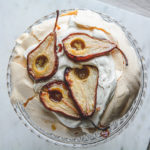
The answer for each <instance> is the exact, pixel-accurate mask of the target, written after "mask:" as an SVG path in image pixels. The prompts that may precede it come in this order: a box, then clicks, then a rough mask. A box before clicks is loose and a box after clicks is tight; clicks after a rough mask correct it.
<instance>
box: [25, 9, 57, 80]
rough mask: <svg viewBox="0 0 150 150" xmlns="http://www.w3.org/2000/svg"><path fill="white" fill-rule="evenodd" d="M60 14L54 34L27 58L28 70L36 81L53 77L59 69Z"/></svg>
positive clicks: (47, 37)
mask: <svg viewBox="0 0 150 150" xmlns="http://www.w3.org/2000/svg"><path fill="white" fill-rule="evenodd" d="M58 15H59V12H58V11H57V17H56V22H55V25H54V29H53V32H51V33H50V34H48V35H47V36H46V37H45V39H44V40H43V41H42V42H40V44H39V45H38V46H37V47H36V48H35V49H33V50H32V51H31V52H30V53H29V54H28V56H27V70H28V74H29V76H30V77H31V78H32V79H33V80H34V81H41V80H46V79H49V78H50V77H52V76H53V75H54V74H55V73H56V71H57V68H58V57H57V54H56V32H55V29H56V25H57V20H58Z"/></svg>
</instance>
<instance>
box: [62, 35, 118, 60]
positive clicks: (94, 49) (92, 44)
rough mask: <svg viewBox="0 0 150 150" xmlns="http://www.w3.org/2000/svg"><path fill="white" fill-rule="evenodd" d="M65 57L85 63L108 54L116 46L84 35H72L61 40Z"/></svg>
mask: <svg viewBox="0 0 150 150" xmlns="http://www.w3.org/2000/svg"><path fill="white" fill-rule="evenodd" d="M62 42H63V48H64V51H65V53H66V55H67V56H68V57H69V58H70V59H72V60H74V61H87V60H90V59H92V58H95V57H98V56H102V55H105V54H108V52H110V51H112V50H113V49H114V48H115V47H116V44H114V43H111V42H110V41H108V40H105V39H98V38H95V37H92V36H90V35H88V34H86V33H72V34H70V35H68V36H67V37H66V38H65V39H63V41H62Z"/></svg>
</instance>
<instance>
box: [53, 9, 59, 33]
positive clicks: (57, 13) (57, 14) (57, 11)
mask: <svg viewBox="0 0 150 150" xmlns="http://www.w3.org/2000/svg"><path fill="white" fill-rule="evenodd" d="M58 17H59V10H56V21H55V25H54V29H53V32H55V30H56V26H57V22H58Z"/></svg>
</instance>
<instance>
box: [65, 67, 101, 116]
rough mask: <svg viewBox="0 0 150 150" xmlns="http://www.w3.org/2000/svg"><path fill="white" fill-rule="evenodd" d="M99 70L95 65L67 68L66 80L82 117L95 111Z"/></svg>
mask: <svg viewBox="0 0 150 150" xmlns="http://www.w3.org/2000/svg"><path fill="white" fill-rule="evenodd" d="M98 78H99V71H98V69H97V67H95V66H89V65H84V66H82V67H81V68H69V67H68V68H66V70H65V81H66V82H67V84H68V87H69V90H70V93H71V96H72V98H73V100H74V102H75V103H76V105H77V107H78V109H79V111H80V114H81V116H82V117H85V118H86V117H89V116H92V114H93V113H94V111H95V107H96V98H97V85H98Z"/></svg>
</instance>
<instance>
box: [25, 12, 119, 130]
mask: <svg viewBox="0 0 150 150" xmlns="http://www.w3.org/2000/svg"><path fill="white" fill-rule="evenodd" d="M81 15H82V13H80V11H79V12H78V15H77V16H74V15H72V16H66V17H65V21H63V18H64V17H62V18H61V22H63V23H62V24H61V23H59V22H58V25H59V26H60V27H61V29H60V30H58V31H57V43H61V44H62V40H63V39H64V38H65V37H67V36H68V35H69V34H71V33H77V32H82V33H87V34H89V35H90V36H93V37H96V38H99V39H108V37H107V35H106V34H104V33H103V32H102V31H99V30H91V31H90V30H84V29H80V28H79V27H78V26H77V23H78V24H79V23H81V22H80V20H81V19H80V16H81ZM86 22H87V25H88V24H89V22H88V20H87V21H86V20H85V21H84V23H86ZM40 28H42V24H41V25H40ZM34 33H36V31H34ZM32 49H33V46H32V47H29V48H28V49H27V50H26V51H25V54H24V55H25V57H26V56H27V53H29V52H30V51H31V50H32ZM57 55H58V59H59V67H58V70H57V72H56V74H55V75H54V76H53V77H52V78H51V79H50V80H48V81H46V82H42V83H34V90H35V92H39V91H40V89H41V87H42V86H43V85H45V84H46V83H48V82H50V81H53V80H64V71H65V69H66V67H72V68H74V67H78V66H80V65H83V64H88V65H94V66H97V68H98V70H99V81H98V88H97V105H96V107H100V110H99V111H98V112H95V114H94V115H93V116H92V117H91V120H93V122H94V123H95V124H96V125H98V123H99V120H100V117H101V115H102V113H103V111H104V109H105V107H106V103H107V102H108V101H109V100H110V98H111V97H112V96H113V93H114V90H115V87H116V72H115V65H114V60H113V59H112V56H111V55H109V56H101V57H97V58H95V59H92V60H90V61H87V62H82V63H74V62H73V61H71V60H70V59H69V58H68V57H67V56H66V55H65V53H64V51H62V52H57ZM52 113H54V112H52ZM54 114H55V115H56V117H57V118H58V120H59V121H60V122H61V123H63V124H64V125H66V126H67V127H70V128H76V127H83V128H89V127H91V128H92V127H93V125H92V124H91V123H90V122H88V121H86V122H85V121H80V120H79V121H77V120H73V119H70V118H66V117H64V116H62V115H59V114H57V113H54Z"/></svg>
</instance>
